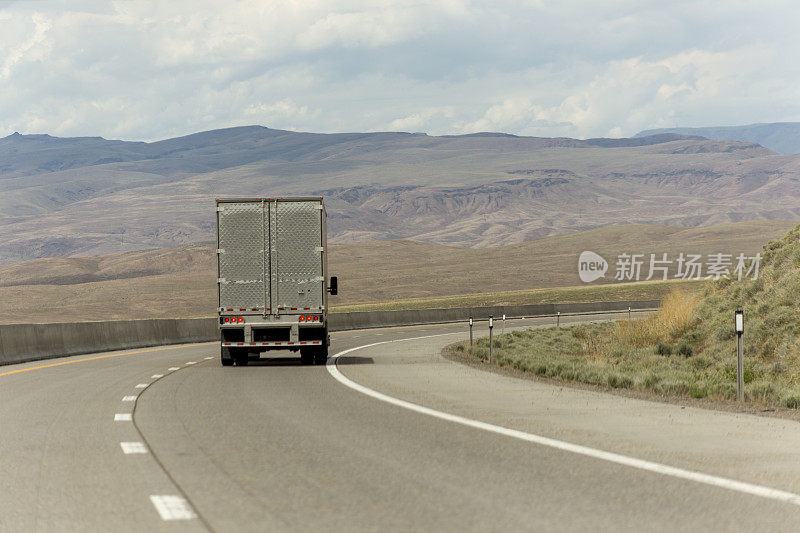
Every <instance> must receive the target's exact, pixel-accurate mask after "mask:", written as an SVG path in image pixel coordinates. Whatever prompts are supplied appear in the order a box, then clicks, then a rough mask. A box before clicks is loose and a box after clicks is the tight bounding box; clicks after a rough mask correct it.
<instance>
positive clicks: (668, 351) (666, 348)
mask: <svg viewBox="0 0 800 533" xmlns="http://www.w3.org/2000/svg"><path fill="white" fill-rule="evenodd" d="M656 354H657V355H672V346H670V345H669V344H666V343H663V342H659V343H658V344H657V345H656Z"/></svg>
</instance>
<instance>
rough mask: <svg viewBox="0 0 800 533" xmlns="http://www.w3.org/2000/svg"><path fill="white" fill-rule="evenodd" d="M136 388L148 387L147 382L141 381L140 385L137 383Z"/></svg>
mask: <svg viewBox="0 0 800 533" xmlns="http://www.w3.org/2000/svg"><path fill="white" fill-rule="evenodd" d="M136 388H137V389H146V388H147V383H139V384H138V385H136Z"/></svg>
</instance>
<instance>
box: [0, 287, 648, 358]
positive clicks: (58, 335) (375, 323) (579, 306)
mask: <svg viewBox="0 0 800 533" xmlns="http://www.w3.org/2000/svg"><path fill="white" fill-rule="evenodd" d="M659 303H660V302H659V300H631V301H621V302H590V303H563V304H536V305H507V306H493V307H455V308H448V309H413V310H403V311H363V312H356V313H331V314H330V315H329V317H328V324H329V328H330V330H331V331H345V330H351V329H366V328H384V327H392V326H415V325H420V324H443V323H447V322H460V321H466V320H467V319H468V318H469V317H470V316H471V317H473V318H474V319H475V320H486V319H488V318H489V315H494V316H495V318H500V317H501V316H503V314H504V313H505V315H506V316H507V317H508V318H521V317H534V316H553V315H555V314H556V313H558V312H560V313H561V314H562V315H567V314H580V313H603V312H620V311H627V309H628V307H630V308H631V309H632V310H641V309H653V308H656V307H658V305H659ZM218 339H219V333H218V330H217V320H216V318H164V319H160V318H158V319H148V320H113V321H106V322H63V323H55V324H7V325H0V365H7V364H14V363H24V362H26V361H34V360H38V359H50V358H54V357H65V356H69V355H78V354H88V353H95V352H105V351H111V350H127V349H131V348H144V347H146V346H161V345H164V344H183V343H192V342H210V341H216V340H218Z"/></svg>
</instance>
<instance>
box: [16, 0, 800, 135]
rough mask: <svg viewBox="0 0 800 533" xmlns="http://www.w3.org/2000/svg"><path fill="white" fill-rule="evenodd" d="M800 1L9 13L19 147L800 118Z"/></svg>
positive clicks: (267, 4)
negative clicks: (237, 135) (237, 133)
mask: <svg viewBox="0 0 800 533" xmlns="http://www.w3.org/2000/svg"><path fill="white" fill-rule="evenodd" d="M798 28H800V7H798V4H797V3H796V2H794V1H786V2H751V1H738V0H728V1H724V2H723V1H721V2H703V1H697V0H693V1H681V0H674V1H664V0H658V1H614V0H604V1H586V2H571V1H563V0H558V1H537V0H530V1H527V2H523V1H520V2H489V1H487V2H467V1H459V0H448V1H441V2H434V1H409V2H406V1H388V0H387V1H381V2H351V1H341V0H339V1H335V2H334V1H330V2H325V1H306V2H304V1H286V2H284V1H272V0H263V1H242V2H227V3H224V2H214V3H208V2H204V1H201V0H189V1H183V0H169V1H166V0H159V1H155V2H149V1H140V0H135V1H134V0H126V1H121V2H107V1H99V0H98V1H91V0H70V1H65V2H38V1H30V0H27V1H21V2H7V1H3V0H0V137H2V136H4V135H7V134H10V133H12V132H14V131H19V132H21V133H50V134H52V135H59V136H81V135H88V136H97V135H100V136H103V137H106V138H118V139H126V140H156V139H163V138H168V137H174V136H178V135H183V134H187V133H193V132H197V131H203V130H208V129H214V128H221V127H228V126H235V125H246V124H261V125H264V126H269V127H272V128H282V129H293V130H303V131H316V132H342V131H387V130H392V131H395V130H397V131H410V132H414V131H424V132H427V133H430V134H436V135H439V134H458V133H470V132H477V131H503V132H508V133H515V134H521V135H536V136H547V137H552V136H570V137H579V138H586V137H600V136H612V137H619V136H630V135H633V134H635V133H637V132H638V131H640V130H642V129H647V128H657V127H673V126H676V125H678V126H716V125H735V124H746V123H752V122H776V121H798V120H800V61H798V60H797V58H798V57H800V31H798Z"/></svg>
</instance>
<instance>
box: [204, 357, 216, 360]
mask: <svg viewBox="0 0 800 533" xmlns="http://www.w3.org/2000/svg"><path fill="white" fill-rule="evenodd" d="M212 359H214V358H213V357H206V361H211V360H212Z"/></svg>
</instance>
